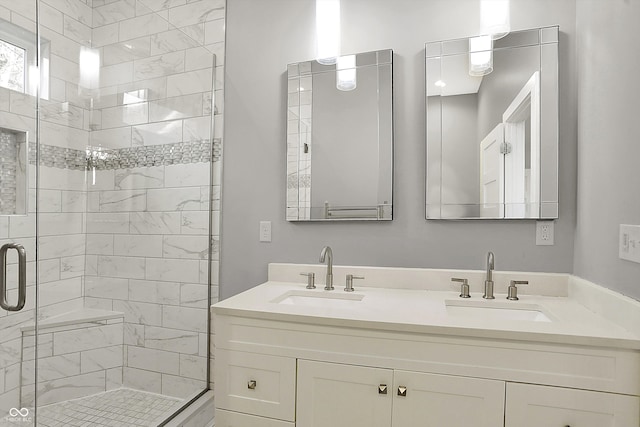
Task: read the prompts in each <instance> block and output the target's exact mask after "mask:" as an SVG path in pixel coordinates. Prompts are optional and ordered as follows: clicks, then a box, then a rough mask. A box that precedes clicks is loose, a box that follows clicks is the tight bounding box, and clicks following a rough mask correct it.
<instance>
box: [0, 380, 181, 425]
mask: <svg viewBox="0 0 640 427" xmlns="http://www.w3.org/2000/svg"><path fill="white" fill-rule="evenodd" d="M182 404H183V401H182V400H180V399H177V398H173V397H168V396H162V395H159V394H153V393H146V392H143V391H138V390H131V389H126V388H121V389H118V390H113V391H108V392H106V393H100V394H94V395H92V396H88V397H83V398H80V399H74V400H68V401H65V402H60V403H56V404H53V405H47V406H43V407H42V408H40V410H39V411H38V426H39V427H40V426H46V427H67V426H69V427H72V426H73V427H75V426H81V427H85V426H86V427H88V426H112V427H123V426H127V427H129V426H131V427H134V426H136V427H137V426H144V427H155V426H157V425H158V424H159V423H160V422H162V421H164V419H166V418H167V417H168V416H169V415H170V414H172V413H173V412H175V411H176V410H177V409H178V408H179V407H180V406H181V405H182ZM20 424H21V423H20V422H7V421H5V420H2V421H0V426H2V427H5V426H16V425H20ZM23 425H24V424H23Z"/></svg>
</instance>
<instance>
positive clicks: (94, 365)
mask: <svg viewBox="0 0 640 427" xmlns="http://www.w3.org/2000/svg"><path fill="white" fill-rule="evenodd" d="M123 325H124V323H123V318H118V319H111V320H100V321H95V322H90V323H75V324H70V325H65V326H58V327H54V328H42V329H40V330H39V331H38V344H39V347H38V386H37V390H38V391H37V392H38V403H39V404H40V405H48V404H51V403H58V402H63V401H65V400H69V399H77V398H80V397H86V396H89V395H91V394H96V393H101V392H105V391H109V390H112V389H115V388H119V387H121V386H122V366H123V354H124V352H123V336H124V335H123V334H124V328H123ZM34 343H35V333H34V331H33V330H30V331H24V332H23V358H24V360H25V361H26V363H23V364H22V400H21V405H22V406H25V407H30V406H32V405H33V399H34V393H35V390H36V388H34V383H35V372H34V364H33V363H29V361H31V360H33V358H34V356H35V354H34V352H33V347H34Z"/></svg>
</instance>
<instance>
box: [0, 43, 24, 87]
mask: <svg viewBox="0 0 640 427" xmlns="http://www.w3.org/2000/svg"><path fill="white" fill-rule="evenodd" d="M26 53H27V52H26V50H25V49H22V48H20V47H19V46H16V45H14V44H11V43H9V42H6V41H4V40H0V86H2V87H5V88H7V89H11V90H17V91H18V92H24V84H25V80H26V79H25V72H24V70H25V58H26Z"/></svg>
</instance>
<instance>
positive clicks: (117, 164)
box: [0, 0, 224, 426]
mask: <svg viewBox="0 0 640 427" xmlns="http://www.w3.org/2000/svg"><path fill="white" fill-rule="evenodd" d="M223 46H224V0H196V1H187V0H182V1H180V0H175V1H173V0H171V1H169V0H162V1H161V0H20V1H16V0H0V247H1V248H3V249H0V270H3V271H0V285H1V288H0V291H1V292H0V302H1V304H0V306H1V307H2V308H0V426H5V425H20V426H26V425H34V426H35V425H38V426H76V425H78V426H79V425H95V426H99V425H127V426H133V425H148V426H155V425H159V424H162V423H163V422H165V421H166V420H167V419H169V418H170V417H172V416H173V414H175V413H176V412H177V411H178V410H179V409H180V408H182V407H184V406H185V405H186V404H188V403H189V402H190V401H192V400H193V399H195V398H196V397H197V396H198V395H200V394H202V393H203V392H204V391H205V390H207V389H208V388H209V383H208V381H209V369H210V361H209V353H210V351H209V348H210V344H209V340H210V326H209V315H208V307H209V306H210V304H211V303H212V302H215V301H217V298H218V287H217V283H218V278H217V276H218V256H217V252H218V233H219V231H218V223H219V194H220V185H219V183H220V167H219V165H220V154H221V148H220V138H221V135H222V129H221V114H220V113H221V111H220V108H219V106H220V105H221V104H220V101H219V100H221V99H222V95H221V93H222V92H221V88H222V85H221V82H220V79H221V78H222V74H223V73H222V71H221V70H222V66H223V64H222V62H223ZM2 266H5V267H6V268H5V269H2V268H1V267H2ZM21 284H22V285H23V286H21ZM22 302H24V307H20V305H21V303H22ZM87 423H89V424H87ZM114 423H115V424H114Z"/></svg>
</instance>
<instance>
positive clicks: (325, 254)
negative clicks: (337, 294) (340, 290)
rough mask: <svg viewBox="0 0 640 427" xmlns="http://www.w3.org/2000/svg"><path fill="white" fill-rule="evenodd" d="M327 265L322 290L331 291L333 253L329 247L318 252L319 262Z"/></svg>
mask: <svg viewBox="0 0 640 427" xmlns="http://www.w3.org/2000/svg"><path fill="white" fill-rule="evenodd" d="M325 260H326V263H327V279H326V281H325V285H324V290H325V291H332V290H333V289H334V288H333V251H332V250H331V247H330V246H325V247H324V248H322V252H320V262H325Z"/></svg>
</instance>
